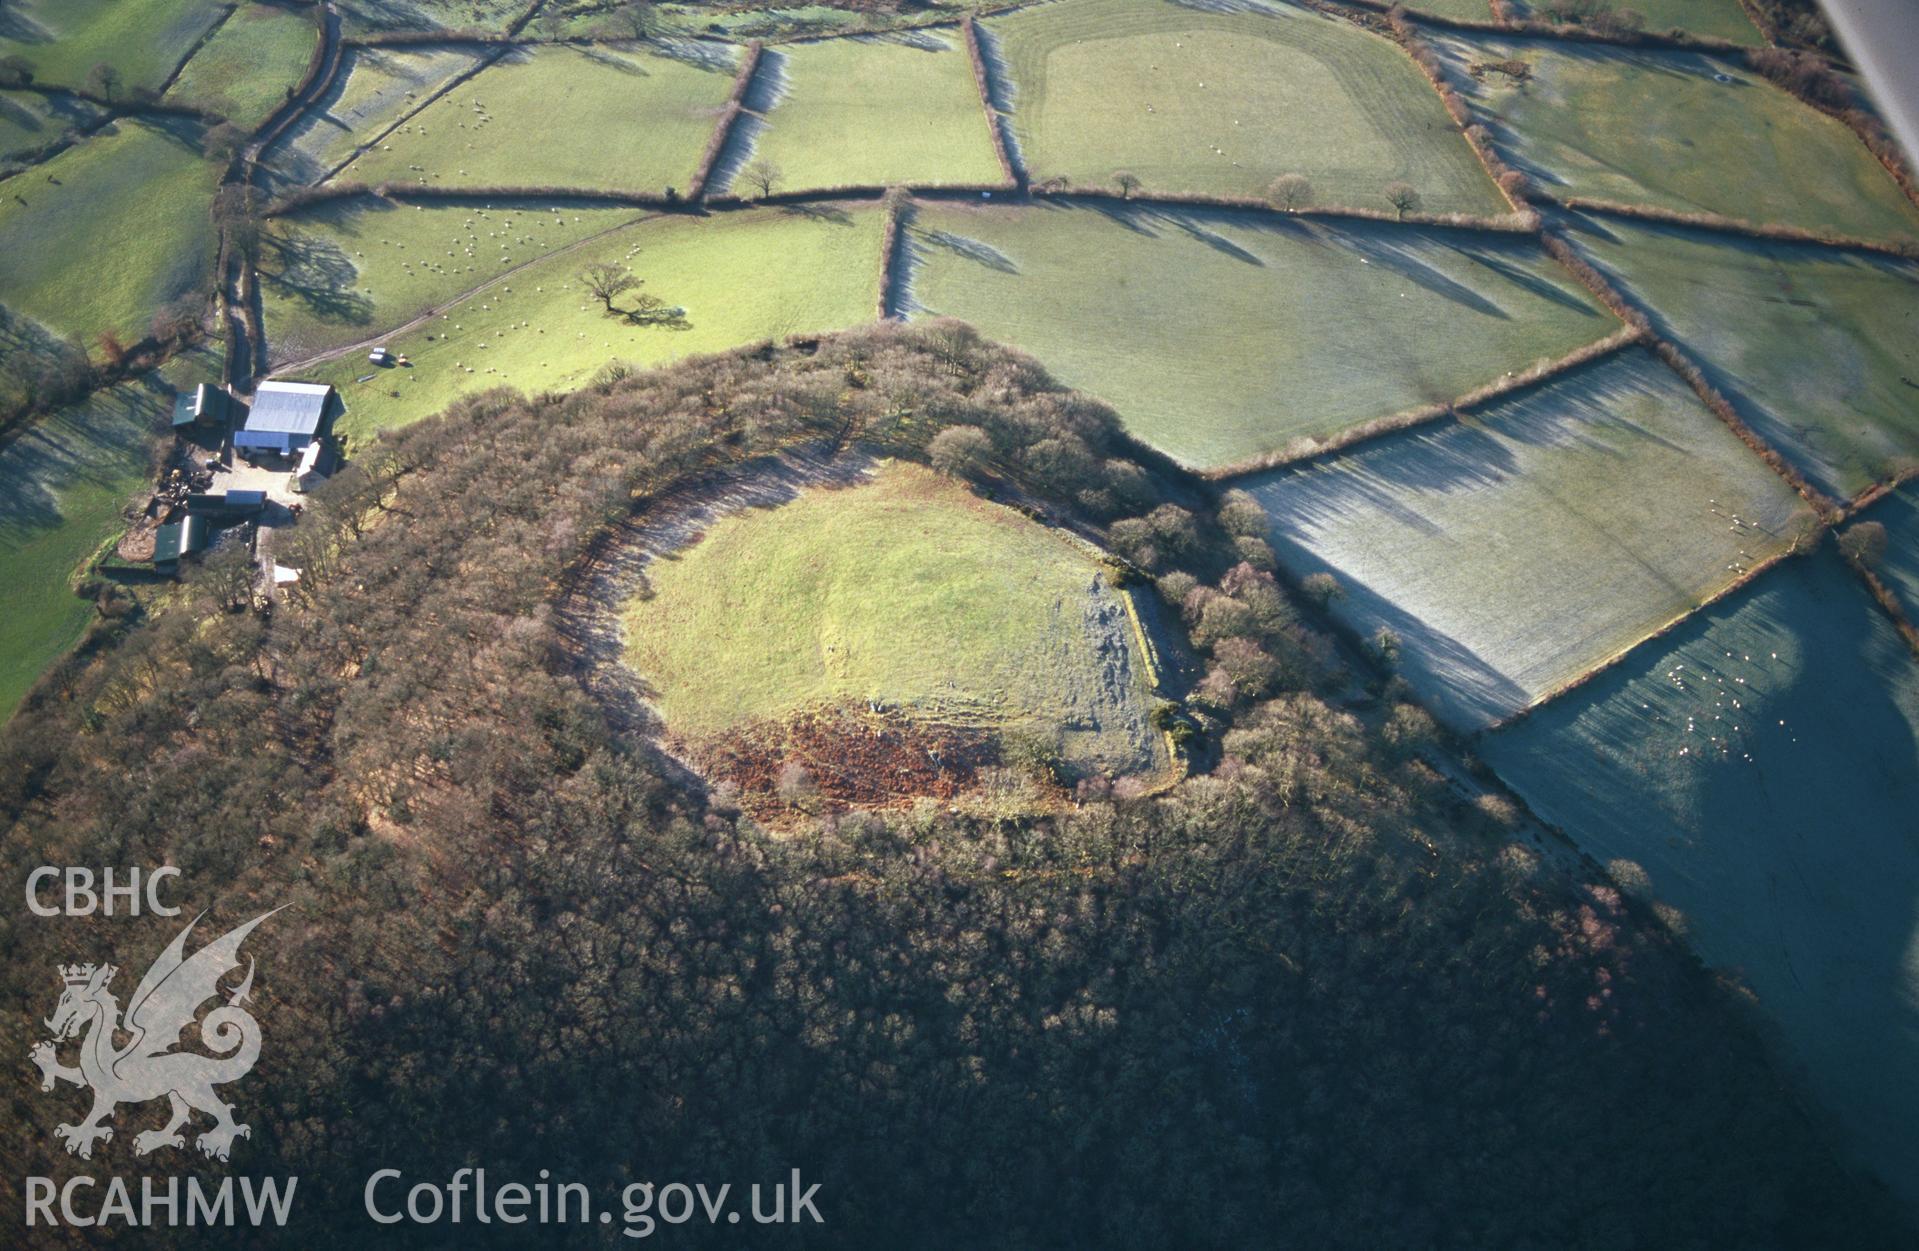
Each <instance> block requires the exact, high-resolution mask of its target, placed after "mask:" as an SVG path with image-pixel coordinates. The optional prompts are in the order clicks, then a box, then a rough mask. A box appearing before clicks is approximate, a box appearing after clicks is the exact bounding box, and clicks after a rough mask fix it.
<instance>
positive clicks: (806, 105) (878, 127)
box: [741, 31, 1002, 190]
mask: <svg viewBox="0 0 1919 1251" xmlns="http://www.w3.org/2000/svg"><path fill="white" fill-rule="evenodd" d="M957 38H958V37H957V36H955V35H952V34H950V32H930V31H929V32H922V33H920V34H918V35H915V36H913V37H912V38H911V40H910V41H908V40H905V39H895V40H879V39H831V40H826V41H824V42H819V43H804V44H794V45H792V46H790V47H784V48H777V49H769V50H768V51H767V52H766V54H765V57H764V58H763V60H762V63H761V69H760V74H761V75H762V76H763V78H764V79H765V80H766V81H767V82H769V83H771V84H774V85H775V86H776V91H777V101H778V102H777V104H774V105H773V106H772V107H771V108H770V109H768V110H767V111H766V112H765V114H764V118H765V120H764V122H763V123H762V122H756V121H755V120H754V119H752V118H745V119H742V122H741V125H744V126H751V127H752V128H753V129H754V130H755V132H756V134H757V139H756V143H755V155H756V156H758V157H762V158H765V159H766V160H770V161H772V162H773V163H774V164H776V165H778V166H779V167H780V168H781V169H782V170H783V171H784V173H785V177H784V179H782V181H781V183H780V187H781V188H783V189H787V190H799V189H802V188H806V187H850V186H881V185H887V184H892V183H914V184H918V185H922V186H925V185H935V184H941V183H947V184H951V183H997V182H999V181H1000V180H1001V178H1002V175H1001V173H1000V168H999V158H998V157H996V156H995V155H994V154H993V139H992V133H991V132H990V131H989V130H988V129H987V122H986V111H985V108H984V106H983V105H981V103H980V98H979V89H978V88H977V87H976V86H975V85H974V83H973V67H972V65H971V63H970V62H969V61H968V60H967V57H966V54H965V53H964V52H962V51H960V50H959V49H958V47H957V46H956V44H955V43H954V42H953V41H954V40H956V39H957ZM756 103H757V102H756Z"/></svg>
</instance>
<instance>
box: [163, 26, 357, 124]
mask: <svg viewBox="0 0 1919 1251" xmlns="http://www.w3.org/2000/svg"><path fill="white" fill-rule="evenodd" d="M319 37H320V32H319V28H318V27H316V26H315V25H314V24H313V21H312V19H310V18H309V17H307V16H306V15H305V14H303V13H301V12H298V11H296V10H293V9H282V8H276V7H273V6H270V5H264V4H249V5H243V6H242V7H241V8H239V9H238V10H236V11H235V12H234V14H233V16H232V17H230V18H228V19H227V20H226V23H225V24H224V25H222V26H221V27H220V29H219V30H218V31H216V32H215V33H214V36H213V38H211V39H209V40H207V43H206V46H205V47H203V48H201V49H200V50H199V51H198V52H196V53H194V54H193V59H192V60H191V61H188V62H187V67H186V69H185V70H183V71H181V74H180V77H179V78H178V79H177V80H175V82H174V84H173V89H172V90H171V91H169V92H167V99H168V100H169V101H172V102H174V103H178V104H191V105H194V106H196V107H198V108H203V109H211V110H212V111H213V112H215V113H218V114H220V115H221V116H223V117H225V118H226V119H227V120H228V121H230V122H232V123H233V124H234V125H236V126H239V127H241V128H242V129H244V130H252V129H254V128H255V127H256V126H258V125H260V123H262V122H264V121H266V119H267V118H268V117H271V116H272V115H273V111H274V110H275V109H277V108H279V107H280V106H281V105H282V104H284V103H285V102H286V93H287V91H288V89H290V88H291V87H293V86H294V85H295V84H296V83H298V82H299V81H300V76H301V75H302V74H304V73H305V72H306V67H307V62H308V61H309V60H311V59H312V56H313V45H314V43H315V42H316V41H318V39H319Z"/></svg>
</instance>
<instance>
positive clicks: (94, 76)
mask: <svg viewBox="0 0 1919 1251" xmlns="http://www.w3.org/2000/svg"><path fill="white" fill-rule="evenodd" d="M120 82H121V78H120V71H119V70H117V69H115V68H113V66H111V65H108V64H107V63H106V62H105V61H102V62H100V63H99V64H98V65H95V66H94V67H93V68H92V69H90V70H88V71H87V85H88V86H90V87H92V88H93V90H94V91H96V92H98V93H99V94H100V95H102V96H105V97H106V98H107V100H108V102H109V103H111V102H112V100H113V97H114V93H116V92H118V91H119V90H120Z"/></svg>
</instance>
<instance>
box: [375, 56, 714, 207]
mask: <svg viewBox="0 0 1919 1251" xmlns="http://www.w3.org/2000/svg"><path fill="white" fill-rule="evenodd" d="M689 46H690V45H675V47H676V49H678V50H679V51H680V52H681V53H682V55H677V56H666V55H662V54H660V53H658V52H654V51H648V52H623V51H620V50H618V49H615V48H609V47H595V48H588V49H580V48H562V47H549V48H541V49H539V50H537V51H533V52H515V53H512V54H510V55H508V56H507V57H504V58H502V59H501V60H500V61H499V62H498V63H496V64H494V65H491V66H489V67H487V68H486V69H485V70H482V71H481V72H480V73H479V74H476V75H475V76H474V77H472V78H470V79H468V80H467V81H466V82H463V83H461V84H460V85H459V86H458V87H455V88H454V89H453V90H452V91H450V92H448V93H447V94H446V95H444V96H442V97H441V98H440V99H438V100H436V101H434V102H433V104H432V105H430V106H429V107H427V108H425V109H423V110H421V111H420V112H419V113H418V114H417V115H415V116H414V117H412V118H409V119H408V120H407V122H406V123H405V124H404V125H402V126H401V127H400V128H399V129H398V130H396V131H394V132H393V133H392V134H391V135H389V136H388V137H387V138H386V139H384V140H383V141H381V143H380V145H379V147H377V148H375V149H372V150H370V151H368V152H367V153H366V154H365V155H363V156H361V157H359V158H358V159H357V160H355V161H354V162H353V163H352V164H351V165H348V166H347V167H346V168H345V169H344V170H342V171H341V173H340V177H342V178H346V179H352V180H356V181H360V182H369V183H378V182H385V181H388V180H391V181H395V182H421V183H426V184H428V185H430V186H435V187H485V186H493V187H498V186H511V187H569V188H584V189H594V190H613V191H646V192H653V193H656V194H657V193H659V192H663V191H665V190H666V189H667V188H668V187H677V188H679V189H680V190H682V191H684V190H685V189H686V185H687V183H688V181H689V180H690V179H691V178H692V177H693V172H694V169H695V167H696V166H697V165H698V164H699V161H700V154H701V153H702V152H703V151H704V150H705V148H706V143H707V140H708V138H709V137H711V135H712V133H713V127H714V125H715V124H716V122H717V120H718V116H719V112H720V109H721V107H722V106H723V105H724V104H725V103H726V97H727V95H728V93H730V92H731V91H732V89H733V74H734V69H735V66H734V60H735V57H736V54H735V52H734V51H733V50H732V49H728V48H723V47H721V46H720V45H702V46H700V47H698V48H696V49H694V51H693V52H686V51H685V49H686V48H687V47H689ZM695 53H698V54H699V55H698V56H696V55H695ZM556 100H564V101H565V107H566V111H567V121H566V124H565V125H559V126H556V125H552V124H551V121H552V112H553V108H554V102H555V101H556Z"/></svg>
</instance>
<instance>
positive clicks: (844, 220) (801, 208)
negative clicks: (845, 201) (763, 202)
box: [780, 204, 853, 226]
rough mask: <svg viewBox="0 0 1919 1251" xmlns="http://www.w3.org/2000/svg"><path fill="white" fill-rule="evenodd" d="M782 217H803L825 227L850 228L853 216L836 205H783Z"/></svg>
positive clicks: (781, 209) (781, 207)
mask: <svg viewBox="0 0 1919 1251" xmlns="http://www.w3.org/2000/svg"><path fill="white" fill-rule="evenodd" d="M780 214H781V216H784V217H804V218H807V219H809V220H812V221H816V222H819V223H821V224H822V225H826V226H851V225H852V224H853V215H852V214H851V213H849V212H847V211H846V210H845V209H843V208H841V207H840V206H839V205H837V204H783V205H781V206H780Z"/></svg>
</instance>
